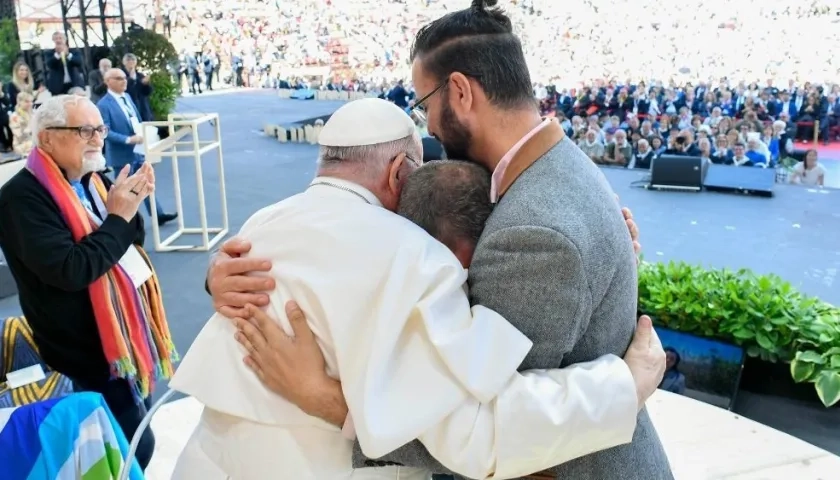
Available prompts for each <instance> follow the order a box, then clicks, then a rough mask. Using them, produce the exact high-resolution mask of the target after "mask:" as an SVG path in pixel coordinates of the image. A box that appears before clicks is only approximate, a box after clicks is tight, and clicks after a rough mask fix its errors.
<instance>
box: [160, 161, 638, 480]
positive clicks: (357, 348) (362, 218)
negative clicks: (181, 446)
mask: <svg viewBox="0 0 840 480" xmlns="http://www.w3.org/2000/svg"><path fill="white" fill-rule="evenodd" d="M240 236H241V237H243V238H245V239H247V240H249V241H250V242H251V244H252V249H251V252H250V254H249V255H250V256H253V257H258V258H269V259H271V260H272V263H273V268H272V270H271V271H270V272H268V273H266V275H270V276H271V277H273V278H274V279H275V280H276V285H277V287H276V289H275V290H274V291H272V292H270V299H271V302H270V305H269V307H267V311H268V313H269V314H270V315H271V316H272V317H274V318H276V319H278V321H279V323H280V324H281V326H282V327H283V328H284V329H285V331H286V332H287V333H289V334H291V328H290V326H289V323H288V319H287V318H286V315H285V311H284V305H285V303H286V302H287V301H289V300H292V299H293V300H296V301H297V302H298V303H299V304H300V306H301V308H302V309H303V311H304V312H305V313H306V317H307V321H308V323H309V326H310V328H311V329H312V331H313V332H314V333H315V335H316V336H317V338H318V342H319V345H320V347H321V349H322V351H323V353H324V356H325V359H326V365H327V373H328V374H329V375H330V376H332V377H334V378H337V379H340V380H341V383H342V389H343V393H344V396H345V399H346V401H347V405H348V407H349V411H350V414H351V416H352V419H353V423H354V426H355V430H356V435H358V439H359V442H360V445H361V447H362V450H363V451H364V453H365V454H366V455H367V456H368V457H370V458H377V457H380V456H382V455H384V454H386V453H389V452H391V451H393V450H395V449H397V448H399V447H400V446H402V445H404V444H406V443H408V442H410V441H412V440H414V439H419V440H420V441H421V442H423V444H424V445H425V446H426V448H427V449H428V450H429V452H430V453H431V454H432V455H433V456H434V457H435V458H437V459H438V460H439V461H440V462H441V463H442V464H444V465H445V466H447V467H448V468H451V469H453V470H455V471H458V472H460V473H462V474H463V475H465V476H468V477H470V478H487V477H489V476H491V475H493V474H494V472H495V473H497V476H496V477H494V478H511V477H513V476H519V475H518V474H515V472H521V471H527V472H533V471H538V470H541V469H544V468H548V467H550V466H553V465H557V464H559V463H562V462H564V461H568V460H571V459H573V458H576V457H579V456H582V455H585V454H588V453H592V452H594V451H598V450H602V449H605V448H609V447H612V446H616V445H621V444H624V443H629V442H630V441H631V439H632V436H633V431H634V429H635V423H636V415H637V412H638V406H637V400H636V389H635V383H634V381H633V378H632V375H631V374H630V371H629V369H628V368H627V366H626V364H625V363H624V362H623V361H622V360H621V359H620V358H618V357H616V356H613V355H607V356H604V357H601V358H600V359H598V360H597V361H594V362H589V363H586V364H580V365H576V366H573V367H570V368H566V369H563V370H547V371H530V372H525V373H522V374H520V373H518V372H517V371H516V369H517V367H518V366H519V365H520V363H521V362H522V360H523V359H524V357H525V355H526V354H527V353H528V351H529V350H530V348H531V342H530V341H529V340H528V339H527V338H526V337H525V336H524V335H523V334H522V333H520V332H519V331H518V330H516V328H514V327H513V326H512V325H511V324H509V323H508V322H507V321H506V320H505V319H504V318H502V317H501V316H499V315H498V314H497V313H495V312H494V311H492V310H490V309H487V308H485V307H482V306H474V307H470V304H469V301H468V299H467V294H466V280H467V272H466V270H464V269H463V268H462V267H461V265H460V263H459V262H458V260H457V259H456V258H455V256H454V255H453V254H452V252H450V251H449V250H448V249H447V248H446V247H445V246H444V245H443V244H441V243H440V242H438V241H437V240H435V239H433V238H432V237H430V236H429V235H428V234H427V233H426V232H425V231H423V230H422V229H421V228H419V227H418V226H416V225H414V224H413V223H411V222H409V221H408V220H406V219H404V218H402V217H400V216H398V215H396V214H394V213H392V212H390V211H388V210H386V209H384V208H382V207H381V205H380V203H379V202H378V200H377V199H376V197H375V196H374V195H373V194H371V193H370V192H369V191H367V190H366V189H364V188H361V187H360V186H358V185H356V184H353V183H350V182H346V181H342V180H339V179H336V178H329V177H318V178H316V179H315V180H314V181H313V183H312V185H311V186H310V187H309V188H308V189H307V190H306V191H305V192H303V193H301V194H298V195H295V196H293V197H290V198H287V199H285V200H283V201H281V202H279V203H277V204H274V205H271V206H269V207H266V208H264V209H262V210H260V211H259V212H257V213H256V214H254V215H253V216H252V217H251V218H250V219H249V220H248V221H247V222H246V223H245V225H244V226H243V227H242V230H241V232H240ZM234 333H235V328H234V326H233V325H232V324H231V322H230V321H229V320H228V319H227V318H225V317H223V316H222V315H220V314H215V315H214V316H213V317H211V318H210V320H209V321H208V322H207V324H206V325H205V326H204V328H203V329H202V331H201V332H200V333H199V335H198V337H197V338H196V339H195V342H194V343H193V345H192V346H191V347H190V350H189V351H188V352H187V354H186V356H185V358H184V359H183V361H182V362H181V364H180V367H179V368H178V371H177V372H176V374H175V376H174V378H173V379H172V381H171V382H170V387H171V388H173V389H175V390H178V391H180V392H183V393H186V394H189V395H192V396H194V397H195V398H196V399H197V400H199V401H200V402H201V403H203V404H204V405H205V406H206V407H207V408H209V409H212V410H214V411H217V412H221V413H223V414H227V415H231V416H234V417H238V418H240V419H242V421H243V422H254V423H255V424H260V425H263V426H264V425H272V426H275V427H276V433H275V435H276V437H277V445H280V444H282V445H284V446H286V445H298V446H299V447H298V448H297V449H295V448H278V449H277V451H276V454H275V455H273V456H272V458H263V457H261V458H254V459H249V463H250V464H253V465H250V466H249V468H251V469H252V472H251V474H252V475H251V474H248V475H246V474H244V473H241V471H240V473H239V474H240V475H241V476H242V477H241V478H240V477H236V478H237V480H243V479H244V478H245V477H248V478H270V477H271V475H276V469H277V468H282V470H283V474H284V476H283V478H295V479H303V478H313V479H317V480H332V479H337V478H348V476H347V474H348V472H352V464H351V451H352V440H351V439H349V438H347V436H346V435H343V434H342V431H341V429H339V428H338V427H336V426H333V425H330V424H328V423H326V422H324V421H323V420H321V419H319V418H315V417H311V416H309V415H307V414H305V413H303V412H302V411H301V410H300V409H298V408H297V407H296V406H295V405H294V404H292V403H290V402H288V401H286V400H285V399H283V398H282V397H280V396H277V395H275V394H273V393H271V392H270V391H268V390H267V389H266V388H265V387H264V386H263V385H262V384H261V383H260V382H259V380H258V378H257V377H256V376H255V375H254V374H253V373H252V372H251V371H250V370H248V369H247V368H246V367H245V366H244V365H243V364H242V357H243V356H244V355H245V351H244V350H243V349H242V348H241V347H240V346H239V344H238V343H237V342H236V341H235V340H234V338H233V335H234ZM261 428H264V427H261ZM220 434H221V433H220ZM315 444H317V445H319V447H318V449H317V450H318V451H316V452H311V451H306V452H303V451H301V450H304V447H303V446H304V445H310V446H311V445H315ZM270 465H274V466H270ZM279 466H282V467H279ZM505 472H507V475H506V473H505ZM229 475H230V473H229Z"/></svg>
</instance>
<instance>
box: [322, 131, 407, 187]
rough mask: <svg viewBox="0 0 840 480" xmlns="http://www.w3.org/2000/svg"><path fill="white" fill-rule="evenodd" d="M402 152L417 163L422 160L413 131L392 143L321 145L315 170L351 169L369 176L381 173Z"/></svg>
mask: <svg viewBox="0 0 840 480" xmlns="http://www.w3.org/2000/svg"><path fill="white" fill-rule="evenodd" d="M401 153H404V154H405V155H406V156H407V157H409V158H410V159H411V160H414V161H415V162H417V163H421V162H422V161H423V144H422V142H421V141H420V135H419V134H418V133H417V132H416V131H415V132H414V133H412V134H411V135H408V136H407V137H403V138H400V139H398V140H394V141H391V142H384V143H375V144H373V145H360V146H356V147H328V146H323V145H322V146H321V148H320V149H319V150H318V169H319V170H334V169H341V168H345V167H346V168H350V169H353V170H356V171H358V172H359V173H361V174H362V175H364V176H365V177H368V178H372V177H375V176H377V175H380V174H381V173H382V169H384V168H385V167H386V166H387V165H388V163H389V162H390V161H391V160H393V159H394V157H396V156H398V155H399V154H401Z"/></svg>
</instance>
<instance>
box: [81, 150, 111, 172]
mask: <svg viewBox="0 0 840 480" xmlns="http://www.w3.org/2000/svg"><path fill="white" fill-rule="evenodd" d="M105 164H106V162H105V156H104V155H102V152H96V154H95V155H93V156H90V157H89V156H88V155H85V154H83V155H82V176H84V175H87V174H88V173H91V172H101V171H102V170H105Z"/></svg>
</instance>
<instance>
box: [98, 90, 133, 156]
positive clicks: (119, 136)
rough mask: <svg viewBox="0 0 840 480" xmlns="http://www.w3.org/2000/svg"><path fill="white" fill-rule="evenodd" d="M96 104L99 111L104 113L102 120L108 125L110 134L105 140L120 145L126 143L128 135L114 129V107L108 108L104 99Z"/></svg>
mask: <svg viewBox="0 0 840 480" xmlns="http://www.w3.org/2000/svg"><path fill="white" fill-rule="evenodd" d="M96 106H97V107H98V108H99V113H100V114H102V121H103V122H104V123H105V126H106V127H108V136H107V137H105V141H106V142H108V143H116V144H119V145H125V144H126V143H128V135H125V134H123V133H119V132H117V131H116V130H115V129H114V117H113V116H112V115H111V112H112V111H113V109H111V108H108V105H107V103H105V100H104V99H103V100H100V101H99V103H98V104H96ZM117 107H119V105H117Z"/></svg>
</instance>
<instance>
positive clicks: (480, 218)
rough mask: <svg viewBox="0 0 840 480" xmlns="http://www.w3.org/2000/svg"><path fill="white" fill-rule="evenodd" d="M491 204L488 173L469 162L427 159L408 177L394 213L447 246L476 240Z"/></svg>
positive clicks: (489, 211)
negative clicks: (460, 241)
mask: <svg viewBox="0 0 840 480" xmlns="http://www.w3.org/2000/svg"><path fill="white" fill-rule="evenodd" d="M492 211H493V204H492V203H491V202H490V172H488V171H487V170H486V169H485V168H484V167H481V166H480V165H477V164H475V163H470V162H459V161H453V160H440V161H436V162H429V163H427V164H425V165H423V166H422V167H420V168H418V169H417V170H416V171H415V172H414V173H412V174H411V175H409V176H408V180H407V181H406V182H405V185H403V188H402V192H401V194H400V206H399V209H398V210H397V213H399V214H400V215H402V216H403V217H405V218H407V219H409V220H411V221H412V222H414V223H416V224H417V225H419V226H420V227H421V228H422V229H423V230H425V231H426V232H428V233H429V235H431V236H433V237H435V238H436V239H438V240H439V241H440V242H442V243H444V244H445V245H447V246H449V247H450V248H452V247H454V246H455V242H456V241H457V240H459V239H461V240H467V241H470V242H473V243H477V242H478V239H479V237H480V236H481V232H482V231H483V230H484V224H485V222H487V218H488V217H490V213H491V212H492Z"/></svg>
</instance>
